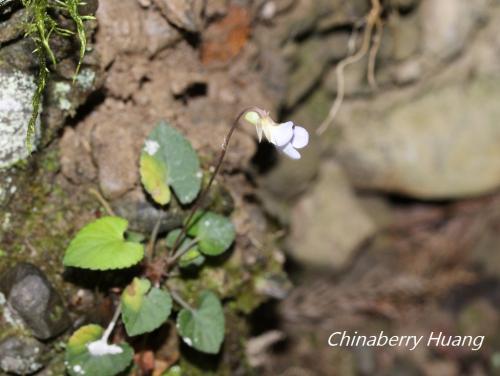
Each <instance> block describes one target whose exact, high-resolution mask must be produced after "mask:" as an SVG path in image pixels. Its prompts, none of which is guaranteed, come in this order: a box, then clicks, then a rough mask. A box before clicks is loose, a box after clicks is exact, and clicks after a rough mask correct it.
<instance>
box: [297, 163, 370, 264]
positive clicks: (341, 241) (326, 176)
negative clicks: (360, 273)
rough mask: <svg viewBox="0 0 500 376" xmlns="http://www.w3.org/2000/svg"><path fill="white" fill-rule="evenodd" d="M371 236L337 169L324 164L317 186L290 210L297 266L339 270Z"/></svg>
mask: <svg viewBox="0 0 500 376" xmlns="http://www.w3.org/2000/svg"><path fill="white" fill-rule="evenodd" d="M374 232H375V226H374V224H373V222H372V221H371V219H370V218H369V217H368V216H367V214H366V213H365V212H364V210H363V209H362V207H361V206H360V205H359V204H358V202H357V201H356V197H355V195H354V193H353V192H352V190H351V188H350V187H349V183H348V182H347V180H346V178H345V176H344V174H343V172H342V170H341V169H340V167H339V166H338V165H337V164H335V163H334V162H324V164H323V165H322V166H321V170H320V174H319V178H318V182H317V183H316V185H315V186H314V188H313V189H312V191H311V192H310V193H309V194H307V195H306V196H304V198H302V199H301V200H299V202H298V203H297V205H296V206H295V208H294V209H293V213H292V231H291V236H290V239H289V248H290V251H291V253H292V255H293V256H294V257H295V258H296V259H297V260H299V261H300V262H303V263H305V264H309V265H312V266H316V267H322V268H329V269H331V270H338V269H342V268H344V267H345V266H346V265H347V264H348V263H349V262H350V261H351V260H352V258H353V254H354V252H355V251H356V250H357V249H358V247H359V246H360V245H361V244H362V243H363V242H364V241H366V240H367V239H368V238H369V237H370V236H371V235H373V234H374Z"/></svg>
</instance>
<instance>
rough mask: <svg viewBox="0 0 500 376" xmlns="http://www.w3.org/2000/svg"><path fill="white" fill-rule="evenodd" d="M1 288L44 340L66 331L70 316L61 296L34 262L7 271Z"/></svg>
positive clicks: (14, 309) (0, 280) (14, 310)
mask: <svg viewBox="0 0 500 376" xmlns="http://www.w3.org/2000/svg"><path fill="white" fill-rule="evenodd" d="M0 291H1V292H2V293H3V295H4V296H5V298H6V301H7V304H8V307H9V309H10V310H11V312H12V314H13V315H16V316H18V317H19V318H20V319H21V320H22V322H23V324H24V325H26V327H27V328H29V330H30V331H31V332H32V333H33V335H34V336H35V337H36V338H38V339H41V340H47V339H50V338H53V337H55V336H57V335H59V334H61V333H62V332H64V331H65V330H66V329H67V328H68V327H69V325H70V319H69V316H68V313H67V311H66V308H65V307H64V304H63V302H62V299H61V297H60V296H59V294H58V293H57V292H56V290H55V289H54V287H53V286H52V285H51V283H50V282H49V281H48V280H47V277H46V276H45V275H44V274H43V272H42V271H40V269H38V268H37V267H36V266H34V265H32V264H27V263H22V264H18V265H17V266H16V267H15V268H13V269H11V270H8V271H3V272H2V276H1V278H0Z"/></svg>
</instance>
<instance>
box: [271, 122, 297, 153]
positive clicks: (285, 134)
mask: <svg viewBox="0 0 500 376" xmlns="http://www.w3.org/2000/svg"><path fill="white" fill-rule="evenodd" d="M271 137H272V140H271V142H272V143H273V144H275V145H276V146H278V147H282V146H285V145H286V144H288V143H289V142H290V141H291V140H292V137H293V122H291V121H288V122H286V123H283V124H280V125H276V126H271Z"/></svg>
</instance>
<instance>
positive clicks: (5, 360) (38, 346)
mask: <svg viewBox="0 0 500 376" xmlns="http://www.w3.org/2000/svg"><path fill="white" fill-rule="evenodd" d="M44 349H45V346H44V345H43V343H40V342H38V341H37V340H36V339H34V338H30V337H19V336H11V337H7V338H6V339H4V340H3V341H2V342H0V369H1V370H2V371H4V372H9V373H14V374H16V375H30V374H32V373H35V372H37V371H39V370H40V369H41V368H43V366H44V364H43V361H42V357H43V353H44Z"/></svg>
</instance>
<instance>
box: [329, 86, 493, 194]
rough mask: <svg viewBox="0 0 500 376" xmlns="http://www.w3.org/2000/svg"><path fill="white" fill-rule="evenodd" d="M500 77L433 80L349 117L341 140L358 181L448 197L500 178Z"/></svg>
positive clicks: (487, 187) (341, 151) (342, 155)
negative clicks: (421, 90) (391, 104)
mask: <svg viewBox="0 0 500 376" xmlns="http://www.w3.org/2000/svg"><path fill="white" fill-rule="evenodd" d="M499 82H500V78H499V77H496V76H489V77H488V76H486V77H476V78H474V79H473V80H471V81H469V82H466V83H460V84H451V85H448V86H445V87H440V88H435V89H434V90H432V91H429V92H428V93H425V94H423V95H422V96H420V97H417V98H415V99H414V100H413V101H412V102H411V103H405V104H402V105H400V106H398V107H395V108H392V109H390V110H389V111H387V112H385V113H382V114H379V115H378V116H377V115H374V114H373V113H358V114H354V116H353V117H352V118H351V121H350V124H349V125H348V126H346V127H345V128H344V129H343V130H342V133H341V135H340V136H339V139H338V143H337V152H338V155H339V160H340V161H341V163H342V165H343V166H344V167H345V169H346V171H347V172H348V174H349V177H350V178H351V179H352V181H353V183H354V184H355V185H356V186H358V187H362V188H371V189H380V190H384V191H389V192H396V193H400V194H404V195H408V196H413V197H419V198H427V199H444V198H458V197H467V196H474V195H480V194H484V193H487V192H491V191H492V190H494V189H496V188H497V187H498V186H500V167H499V166H498V165H497V163H496V160H497V159H498V158H500V152H499V150H500V148H499V145H500V129H499V128H498V127H497V124H498V121H499V119H500V111H499V109H498V105H497V99H496V98H497V96H498V95H500V91H499V90H497V88H498V83H499Z"/></svg>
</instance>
